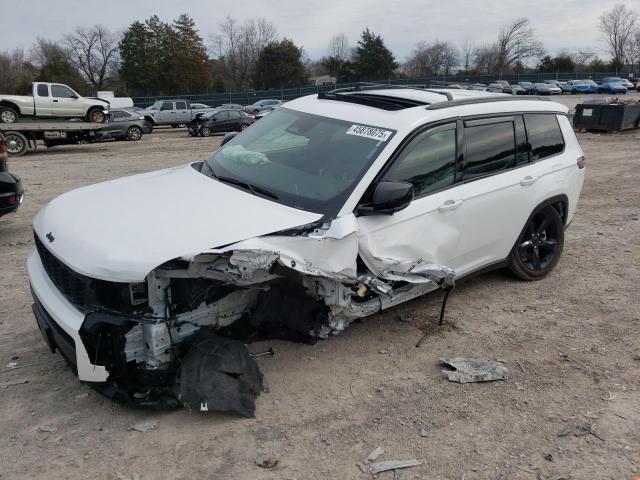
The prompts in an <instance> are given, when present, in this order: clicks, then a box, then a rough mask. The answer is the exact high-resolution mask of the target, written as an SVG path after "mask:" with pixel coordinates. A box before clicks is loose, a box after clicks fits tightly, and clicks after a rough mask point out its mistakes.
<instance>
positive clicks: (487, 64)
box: [475, 44, 498, 74]
mask: <svg viewBox="0 0 640 480" xmlns="http://www.w3.org/2000/svg"><path fill="white" fill-rule="evenodd" d="M497 65H498V47H497V45H495V44H491V45H481V46H480V47H477V48H476V50H475V68H476V70H477V71H478V72H480V73H485V74H489V73H495V71H496V68H497Z"/></svg>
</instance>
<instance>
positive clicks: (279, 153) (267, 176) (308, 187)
mask: <svg viewBox="0 0 640 480" xmlns="http://www.w3.org/2000/svg"><path fill="white" fill-rule="evenodd" d="M394 133H395V131H393V130H388V129H382V128H376V127H371V126H368V125H360V124H354V123H353V122H345V121H341V120H336V119H333V118H327V117H320V116H317V115H312V114H308V113H302V112H297V111H294V110H289V109H286V108H280V109H278V110H275V111H274V112H272V113H271V114H270V115H268V116H266V117H264V118H263V119H262V120H260V121H259V122H256V123H255V124H253V125H252V126H251V127H250V128H248V129H247V130H245V131H244V132H243V133H242V134H241V135H238V136H237V137H235V138H234V139H232V140H230V141H229V142H228V143H226V144H225V145H224V146H223V147H222V148H220V149H219V150H217V151H216V152H215V153H214V154H213V155H212V156H211V157H210V158H209V159H208V160H207V161H206V162H205V164H204V165H203V167H202V173H203V174H205V175H208V176H211V177H220V178H222V177H228V178H231V179H234V180H239V181H241V182H244V183H247V184H249V185H251V186H253V187H259V188H260V189H261V190H262V191H267V192H269V193H270V194H271V196H272V198H274V199H275V198H277V200H276V201H278V202H279V203H283V204H285V205H289V206H291V207H294V208H300V209H304V210H308V211H312V212H316V213H322V214H324V215H328V216H335V215H336V214H337V213H338V211H339V210H340V208H341V207H342V205H343V204H344V202H345V201H346V199H347V197H348V196H349V194H350V193H351V191H352V190H353V189H354V188H355V186H356V184H357V182H358V181H359V180H360V178H362V176H363V175H364V173H365V172H366V171H367V169H368V168H369V166H370V165H371V163H372V162H373V161H374V160H375V158H376V157H377V156H378V155H379V154H380V152H381V151H382V150H383V149H384V147H385V145H386V144H387V142H388V141H389V140H390V139H391V138H392V137H393V134H394ZM256 190H258V189H257V188H256Z"/></svg>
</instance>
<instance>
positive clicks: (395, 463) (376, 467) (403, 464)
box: [370, 459, 422, 475]
mask: <svg viewBox="0 0 640 480" xmlns="http://www.w3.org/2000/svg"><path fill="white" fill-rule="evenodd" d="M418 465H422V462H421V461H420V460H417V459H412V460H387V461H384V462H378V463H373V464H372V465H371V469H370V471H371V473H372V474H373V475H377V474H378V473H382V472H387V471H389V470H399V469H401V468H409V467H417V466H418Z"/></svg>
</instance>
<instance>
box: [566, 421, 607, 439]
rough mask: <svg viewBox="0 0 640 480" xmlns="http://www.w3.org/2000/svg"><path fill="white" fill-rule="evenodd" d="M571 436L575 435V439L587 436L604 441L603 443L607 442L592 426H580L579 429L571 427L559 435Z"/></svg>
mask: <svg viewBox="0 0 640 480" xmlns="http://www.w3.org/2000/svg"><path fill="white" fill-rule="evenodd" d="M570 435H573V436H574V437H583V436H585V435H593V436H594V437H596V438H597V439H599V440H602V441H603V442H606V439H605V438H604V437H603V436H602V435H599V434H598V433H596V432H594V431H593V428H592V427H591V425H579V426H577V427H571V428H568V429H566V430H563V431H561V432H560V433H559V434H558V436H559V437H568V436H570Z"/></svg>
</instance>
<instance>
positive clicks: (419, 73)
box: [0, 4, 640, 96]
mask: <svg viewBox="0 0 640 480" xmlns="http://www.w3.org/2000/svg"><path fill="white" fill-rule="evenodd" d="M599 30H600V34H601V40H602V44H603V45H604V46H605V47H606V49H607V52H608V55H609V57H608V58H607V59H602V58H600V57H599V56H598V55H597V54H596V53H595V51H594V49H591V48H586V49H583V50H579V51H573V52H569V51H561V52H559V53H557V54H556V55H550V54H548V53H546V52H545V49H544V45H543V43H542V42H541V41H540V40H539V39H538V38H537V36H536V33H535V30H534V28H533V26H532V25H531V22H530V21H529V19H527V18H518V19H515V20H514V21H512V22H510V23H509V24H506V25H504V26H503V27H502V28H501V29H500V30H499V32H498V34H497V36H496V39H495V40H494V41H493V42H490V43H487V44H474V43H473V42H472V41H471V40H465V41H463V42H462V43H460V44H458V45H456V44H453V43H451V42H446V41H439V40H435V41H430V42H427V41H419V42H417V43H416V44H415V46H414V48H413V50H412V51H411V52H410V54H409V55H408V56H407V57H406V58H405V59H404V61H398V59H396V57H395V56H394V54H393V53H392V52H391V51H390V50H389V49H388V48H387V46H386V45H385V42H384V39H383V38H382V36H380V35H378V34H376V33H375V32H373V31H371V30H369V29H368V28H365V29H364V30H363V31H362V32H361V35H360V38H359V39H358V40H357V42H356V44H355V46H353V47H352V46H351V45H350V42H349V39H348V38H347V37H346V36H345V35H344V34H337V35H334V36H333V37H332V38H331V39H330V40H329V43H328V48H327V53H326V55H325V56H323V57H322V58H320V59H318V60H311V59H309V58H308V56H307V55H306V53H305V50H304V48H303V47H302V46H300V45H296V44H295V43H294V42H293V41H292V40H291V39H288V38H286V37H283V36H280V35H279V34H278V30H277V28H276V26H275V25H274V24H273V23H271V22H270V21H269V20H267V19H263V18H256V19H249V20H246V21H244V22H240V21H238V20H236V19H234V18H232V17H227V18H225V19H224V20H223V21H222V22H221V23H220V24H219V25H218V28H217V30H216V33H215V34H213V35H211V36H210V37H209V38H208V40H207V42H205V40H204V39H203V38H202V36H201V35H200V33H199V32H198V30H197V28H196V26H195V22H194V20H193V19H192V18H191V17H190V16H189V15H187V14H182V15H180V16H179V17H178V18H176V19H174V20H173V21H172V22H164V21H162V20H161V19H160V18H159V17H158V16H157V15H153V16H151V17H150V18H148V19H146V20H144V21H135V22H133V23H132V24H131V25H130V26H129V27H128V28H127V29H126V30H125V31H124V32H123V33H121V34H116V33H115V32H113V31H110V30H109V29H107V28H106V27H105V26H103V25H95V26H93V27H88V28H87V27H81V28H77V29H76V30H74V31H73V32H71V33H69V34H67V35H65V36H64V37H63V38H62V39H59V40H56V41H53V40H49V39H44V38H38V39H37V40H36V41H35V43H34V45H33V46H32V47H31V49H29V50H28V51H25V50H24V49H14V50H13V51H4V52H0V92H2V93H19V92H22V91H24V90H26V89H28V87H29V85H30V83H31V82H32V81H52V82H61V83H66V84H68V85H70V86H71V87H72V88H74V89H76V90H77V91H79V92H80V93H83V94H88V95H95V92H96V91H99V90H104V89H109V90H115V91H116V92H117V93H118V94H121V95H130V96H140V95H173V94H189V93H205V92H225V91H243V90H251V89H258V90H267V89H282V88H288V87H296V86H300V85H304V84H306V83H308V81H309V78H310V77H313V76H322V75H329V76H331V77H334V78H335V79H336V80H337V81H338V82H351V81H367V80H386V79H393V78H403V77H428V76H441V75H442V76H447V75H452V74H465V75H474V74H496V75H500V74H509V73H534V72H587V71H618V70H624V69H625V68H626V69H633V68H634V67H635V66H636V65H637V66H638V67H639V68H640V28H639V25H638V15H637V13H636V12H635V11H633V10H632V9H630V8H628V7H627V6H625V5H623V4H619V5H616V6H614V7H613V8H611V9H610V10H608V11H607V12H605V13H604V14H602V15H601V16H600V17H599Z"/></svg>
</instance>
